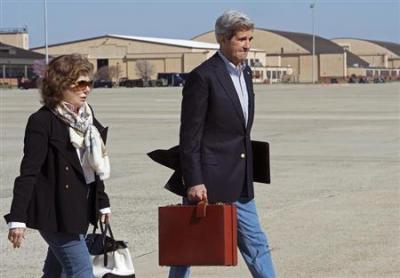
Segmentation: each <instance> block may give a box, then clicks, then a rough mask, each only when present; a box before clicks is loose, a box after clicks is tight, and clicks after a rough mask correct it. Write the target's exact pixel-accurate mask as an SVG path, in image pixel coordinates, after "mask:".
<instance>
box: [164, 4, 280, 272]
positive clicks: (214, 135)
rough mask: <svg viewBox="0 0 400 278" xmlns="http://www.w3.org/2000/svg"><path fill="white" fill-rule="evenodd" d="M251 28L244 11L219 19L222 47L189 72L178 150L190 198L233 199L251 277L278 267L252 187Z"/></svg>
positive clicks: (217, 29)
mask: <svg viewBox="0 0 400 278" xmlns="http://www.w3.org/2000/svg"><path fill="white" fill-rule="evenodd" d="M253 30H254V24H253V23H252V21H251V20H250V19H249V18H248V17H247V16H246V15H245V14H243V13H241V12H237V11H228V12H225V13H224V14H223V15H222V16H220V17H219V18H218V19H217V21H216V24H215V35H216V38H217V41H218V43H219V45H220V49H219V51H218V52H217V53H216V54H215V55H214V56H213V57H211V58H210V59H209V60H207V61H205V62H204V63H202V64H201V65H200V66H198V67H197V68H195V69H194V70H193V71H192V72H191V73H190V75H189V77H188V80H187V81H186V84H185V87H184V88H183V99H182V111H181V128H180V148H179V152H180V163H181V167H182V174H183V180H184V184H185V187H186V188H187V200H186V201H189V202H194V203H196V202H198V201H201V200H208V202H210V203H216V202H226V203H234V204H235V205H236V206H237V213H238V247H239V249H240V251H241V253H242V256H243V258H244V260H245V262H246V264H247V266H248V268H249V270H250V272H251V275H252V276H253V277H263V278H266V277H268V278H272V277H275V273H274V267H273V263H272V259H271V255H270V250H269V246H268V241H267V237H266V236H265V234H264V232H263V231H262V228H261V225H260V223H259V220H258V216H257V211H256V206H255V202H254V189H253V165H252V163H253V157H252V155H253V152H252V146H251V141H250V131H251V127H252V124H253V117H254V92H253V84H252V74H251V69H250V68H249V66H247V64H246V63H245V61H246V58H247V54H248V52H249V50H250V45H251V40H252V38H253ZM193 252H196V251H195V250H193ZM189 276H190V268H189V266H175V267H171V269H170V273H169V277H173V278H175V277H189Z"/></svg>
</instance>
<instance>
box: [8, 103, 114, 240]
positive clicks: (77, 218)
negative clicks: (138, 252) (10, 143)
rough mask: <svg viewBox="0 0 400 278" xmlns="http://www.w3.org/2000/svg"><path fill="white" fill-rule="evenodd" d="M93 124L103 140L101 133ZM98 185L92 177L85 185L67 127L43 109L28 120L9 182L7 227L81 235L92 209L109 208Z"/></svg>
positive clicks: (100, 183) (91, 219)
mask: <svg viewBox="0 0 400 278" xmlns="http://www.w3.org/2000/svg"><path fill="white" fill-rule="evenodd" d="M94 125H95V126H96V127H97V129H98V130H99V132H100V134H101V136H102V137H103V141H104V142H105V141H106V135H107V128H104V127H103V126H102V125H101V124H100V123H99V122H98V121H97V120H96V119H94ZM109 206H110V203H109V199H108V196H107V194H106V193H105V192H104V183H103V181H101V180H100V179H99V178H98V176H97V175H96V178H95V182H93V183H92V184H90V185H87V184H86V181H85V178H84V175H83V170H82V166H81V164H80V161H79V158H78V155H77V153H76V149H75V148H74V147H73V146H72V144H71V142H70V139H69V131H68V126H67V125H66V124H65V123H64V122H62V121H61V120H60V119H59V118H57V117H56V116H55V115H54V114H53V113H52V112H51V111H50V110H49V109H48V108H47V107H45V106H43V107H42V108H41V109H39V110H38V111H37V112H35V113H33V114H32V115H31V116H30V117H29V120H28V123H27V126H26V130H25V139H24V156H23V159H22V162H21V168H20V175H19V176H18V177H17V178H16V179H15V183H14V191H13V200H12V204H11V210H10V213H9V214H7V215H5V219H6V221H7V222H24V223H26V225H27V227H29V228H33V229H38V230H44V231H51V232H64V233H86V231H87V228H88V225H89V222H90V223H92V224H96V221H97V219H98V216H99V215H98V210H99V209H101V208H106V207H109Z"/></svg>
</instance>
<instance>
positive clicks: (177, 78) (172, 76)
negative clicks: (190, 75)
mask: <svg viewBox="0 0 400 278" xmlns="http://www.w3.org/2000/svg"><path fill="white" fill-rule="evenodd" d="M183 76H185V75H184V74H183V73H177V72H162V73H159V74H158V75H157V79H165V80H167V86H183V85H184V84H185V79H184V77H183ZM185 77H186V76H185Z"/></svg>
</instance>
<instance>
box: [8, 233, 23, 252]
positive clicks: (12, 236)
mask: <svg viewBox="0 0 400 278" xmlns="http://www.w3.org/2000/svg"><path fill="white" fill-rule="evenodd" d="M25 230H26V229H25V228H13V229H10V230H9V231H8V240H9V241H10V242H11V243H12V244H13V247H14V248H20V247H21V244H22V240H23V239H25Z"/></svg>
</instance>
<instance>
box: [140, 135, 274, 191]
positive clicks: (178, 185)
mask: <svg viewBox="0 0 400 278" xmlns="http://www.w3.org/2000/svg"><path fill="white" fill-rule="evenodd" d="M251 146H252V149H253V181H254V182H260V183H270V182H271V175H270V163H269V144H268V143H267V142H262V141H251ZM147 155H148V156H149V157H150V158H151V159H152V160H154V161H155V162H157V163H160V164H161V165H164V166H166V167H168V168H170V169H172V170H175V171H174V173H173V174H172V176H171V177H170V178H169V180H168V181H167V183H166V185H165V186H164V187H165V188H166V189H167V190H169V191H171V192H173V193H175V194H178V195H180V196H186V187H185V185H184V183H183V178H182V170H181V166H180V161H179V146H174V147H172V148H170V149H168V150H155V151H152V152H149V153H148V154H147Z"/></svg>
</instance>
